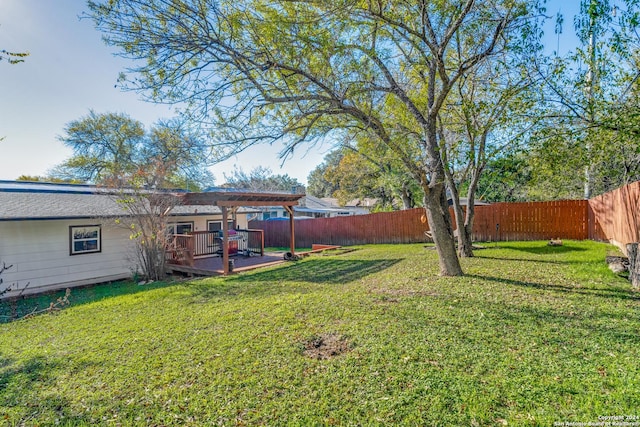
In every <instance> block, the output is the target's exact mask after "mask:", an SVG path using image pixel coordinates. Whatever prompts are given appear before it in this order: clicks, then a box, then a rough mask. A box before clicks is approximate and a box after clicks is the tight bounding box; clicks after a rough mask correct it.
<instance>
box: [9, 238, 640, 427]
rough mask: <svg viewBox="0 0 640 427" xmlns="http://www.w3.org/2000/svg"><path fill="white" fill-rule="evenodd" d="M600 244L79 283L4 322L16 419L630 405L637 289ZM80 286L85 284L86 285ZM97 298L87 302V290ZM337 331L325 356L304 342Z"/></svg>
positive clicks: (503, 412) (400, 253) (282, 420)
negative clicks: (457, 264)
mask: <svg viewBox="0 0 640 427" xmlns="http://www.w3.org/2000/svg"><path fill="white" fill-rule="evenodd" d="M609 249H610V248H609V247H608V246H607V245H603V244H600V243H594V242H573V241H565V242H564V246H561V247H549V246H547V245H546V242H521V243H513V242H510V243H500V247H495V248H489V249H485V250H483V251H479V253H478V254H477V257H475V258H469V259H464V260H462V261H463V263H464V267H465V270H466V271H467V272H468V275H467V276H465V277H462V278H459V277H457V278H444V277H438V276H437V272H438V265H437V260H436V254H435V251H433V250H426V249H425V248H424V247H423V245H379V246H366V247H362V248H360V250H357V251H354V252H350V253H346V254H343V255H328V256H327V255H325V256H311V257H309V258H306V259H304V260H302V261H299V262H297V263H295V264H287V265H285V266H279V267H272V268H269V269H264V270H261V271H255V272H250V273H245V274H239V275H236V276H232V277H228V278H211V279H203V280H195V281H189V282H181V283H173V284H167V283H158V284H152V285H145V286H136V285H135V284H114V285H105V286H100V287H93V288H88V289H78V290H77V291H74V292H73V293H72V295H71V296H70V298H69V299H70V301H71V304H72V306H71V307H69V308H66V309H65V310H63V311H61V312H59V313H55V314H45V315H42V316H38V317H35V318H32V319H28V320H25V321H18V322H15V323H11V324H6V325H2V328H0V348H2V353H1V355H0V357H1V362H2V363H0V384H1V385H2V387H0V415H1V416H2V418H3V421H4V422H5V423H6V424H8V425H21V424H30V425H31V424H32V425H36V424H38V425H54V424H58V425H74V426H83V425H109V424H122V425H151V424H153V425H167V426H169V425H176V426H177V425H181V426H182V425H192V426H196V425H203V424H204V425H209V424H215V425H218V424H220V425H233V424H246V425H261V424H262V425H331V424H335V425H470V426H472V425H482V426H484V425H505V424H506V425H518V426H540V425H553V423H554V422H576V423H577V422H589V421H594V422H595V421H597V420H598V417H600V416H602V415H603V414H605V415H609V414H616V415H617V414H629V415H636V414H635V412H634V411H636V410H637V408H638V407H640V398H639V396H638V394H637V393H633V392H632V391H633V390H637V389H638V388H640V372H639V370H638V366H637V361H638V357H639V356H640V354H639V349H640V346H639V345H638V344H639V342H638V335H637V333H636V331H637V330H639V329H640V321H639V320H638V316H637V311H638V308H639V302H640V301H639V300H638V295H637V294H636V293H633V292H631V290H630V285H629V283H628V282H627V281H626V280H623V279H621V278H619V277H617V276H615V275H613V274H612V273H611V272H610V271H609V270H608V268H607V267H606V264H605V263H604V261H603V260H604V257H605V255H606V253H607V251H608V250H609ZM84 293H87V294H89V298H86V297H85V296H83V294H84ZM91 297H94V298H95V300H93V301H92V300H91ZM327 335H329V336H338V337H342V338H343V339H344V340H345V341H346V342H347V343H348V348H347V349H346V351H345V352H344V353H342V354H340V355H336V356H334V357H330V358H328V359H324V360H319V359H315V358H309V357H307V356H306V355H305V353H304V349H305V344H306V343H308V342H310V341H312V340H313V339H316V338H317V337H322V336H327Z"/></svg>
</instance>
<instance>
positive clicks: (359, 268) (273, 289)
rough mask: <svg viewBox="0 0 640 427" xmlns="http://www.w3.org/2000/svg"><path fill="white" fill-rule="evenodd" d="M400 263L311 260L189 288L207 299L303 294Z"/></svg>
mask: <svg viewBox="0 0 640 427" xmlns="http://www.w3.org/2000/svg"><path fill="white" fill-rule="evenodd" d="M400 261H402V259H377V260H358V259H349V260H346V259H335V258H328V259H322V258H312V259H308V260H304V261H298V262H296V263H291V264H285V265H284V266H280V267H278V268H274V269H270V270H266V271H259V272H255V273H252V274H243V275H239V276H232V277H229V278H227V279H226V280H224V281H222V282H217V283H215V284H211V283H210V282H207V281H199V282H194V283H189V284H188V285H186V286H188V288H189V289H190V290H192V291H193V292H195V293H196V294H198V295H199V296H204V297H216V296H217V297H225V296H236V295H240V294H250V295H253V296H255V295H257V294H259V295H272V294H277V293H286V292H301V291H304V289H305V286H308V285H310V284H311V285H315V284H328V285H342V284H346V283H349V282H353V281H356V280H361V279H363V278H365V277H366V276H368V275H370V274H374V273H377V272H380V271H382V270H385V269H387V268H390V267H392V266H394V265H395V264H397V263H398V262H400ZM273 285H278V286H273ZM288 285H290V287H289V288H287V286H288Z"/></svg>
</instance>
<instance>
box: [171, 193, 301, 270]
mask: <svg viewBox="0 0 640 427" xmlns="http://www.w3.org/2000/svg"><path fill="white" fill-rule="evenodd" d="M304 196H305V195H304V194H288V193H254V192H245V191H237V190H228V191H205V192H202V193H187V194H184V195H183V196H182V199H183V201H182V204H184V205H200V206H219V207H220V209H221V210H222V265H223V268H224V274H225V275H227V274H229V225H228V223H227V221H228V218H229V212H231V213H232V214H233V213H234V212H235V211H236V210H237V209H238V208H239V207H250V206H254V207H257V206H282V207H283V208H284V209H285V210H286V211H287V212H289V230H290V233H291V236H290V248H291V255H292V256H293V255H294V254H295V226H294V219H293V207H294V206H295V205H297V204H298V201H299V200H300V199H301V198H303V197H304Z"/></svg>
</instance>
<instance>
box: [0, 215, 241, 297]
mask: <svg viewBox="0 0 640 427" xmlns="http://www.w3.org/2000/svg"><path fill="white" fill-rule="evenodd" d="M221 219H222V216H192V217H179V218H176V222H193V223H194V225H195V230H196V231H204V230H206V229H207V221H208V220H221ZM237 220H238V224H239V225H240V228H247V217H246V215H244V214H241V215H238V218H237ZM172 222H173V221H172ZM83 225H84V226H86V225H101V226H102V251H101V252H98V253H90V254H78V255H70V254H69V227H70V226H83ZM129 234H130V232H129V230H126V229H124V228H122V227H118V226H116V225H114V222H113V220H109V219H102V220H100V219H87V220H46V221H0V263H2V262H4V263H6V265H7V266H9V265H12V267H11V268H10V269H9V270H7V271H5V272H4V273H3V274H2V276H0V277H2V279H3V281H4V283H3V284H2V285H1V287H2V289H4V288H5V287H7V286H9V285H11V287H12V289H15V291H12V292H11V293H8V294H6V295H5V297H11V296H15V295H17V294H18V293H20V291H21V290H22V289H24V287H25V286H27V285H28V287H27V289H26V291H24V293H23V294H24V295H26V294H31V293H37V292H43V291H47V290H53V289H64V288H67V287H73V286H81V285H87V284H93V283H101V282H108V281H111V280H119V279H125V278H128V277H131V275H132V273H133V272H134V271H135V270H136V261H135V252H134V248H135V246H134V242H133V241H132V240H131V239H130V238H129ZM14 284H15V285H16V286H14Z"/></svg>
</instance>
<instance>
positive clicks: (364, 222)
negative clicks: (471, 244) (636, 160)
mask: <svg viewBox="0 0 640 427" xmlns="http://www.w3.org/2000/svg"><path fill="white" fill-rule="evenodd" d="M423 214H424V209H410V210H406V211H398V212H383V213H375V214H369V215H356V216H347V217H338V218H319V219H309V220H298V221H296V223H295V227H296V228H295V233H296V236H295V237H296V246H297V247H301V248H302V247H311V245H312V244H313V243H322V244H331V245H344V246H348V245H361V244H368V243H420V242H425V241H427V239H426V236H425V234H424V232H425V231H427V230H428V229H429V225H428V224H423V223H422V222H421V221H420V218H421V217H422V215H423ZM452 215H453V214H452ZM452 222H453V216H452ZM251 227H252V228H258V229H263V230H264V239H265V246H282V247H288V246H289V222H288V221H252V222H251ZM473 234H474V239H475V240H476V241H514V240H548V239H554V238H560V239H576V240H585V239H593V240H603V241H609V242H612V243H614V244H617V245H618V246H620V247H621V248H622V249H623V250H624V245H625V244H626V243H631V242H639V241H640V182H635V183H633V184H630V185H627V186H624V187H621V188H619V189H617V190H614V191H611V192H609V193H606V194H603V195H602V196H598V197H595V198H593V199H591V200H589V201H587V200H562V201H555V202H529V203H495V204H492V205H487V206H476V215H475V221H474V227H473Z"/></svg>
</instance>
